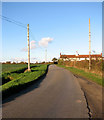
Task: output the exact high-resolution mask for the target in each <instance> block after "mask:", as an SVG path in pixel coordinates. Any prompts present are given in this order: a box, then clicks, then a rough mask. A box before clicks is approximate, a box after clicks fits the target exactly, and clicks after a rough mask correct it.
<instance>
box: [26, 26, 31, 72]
mask: <svg viewBox="0 0 104 120" xmlns="http://www.w3.org/2000/svg"><path fill="white" fill-rule="evenodd" d="M27 40H28V71H30V41H29V24H27Z"/></svg>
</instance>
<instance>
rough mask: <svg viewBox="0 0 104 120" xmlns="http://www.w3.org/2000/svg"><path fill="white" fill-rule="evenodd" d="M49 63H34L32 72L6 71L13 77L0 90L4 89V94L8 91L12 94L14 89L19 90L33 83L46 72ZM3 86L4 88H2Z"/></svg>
mask: <svg viewBox="0 0 104 120" xmlns="http://www.w3.org/2000/svg"><path fill="white" fill-rule="evenodd" d="M47 67H48V65H35V66H34V65H33V66H32V68H31V72H28V71H27V72H25V73H24V72H23V73H18V71H16V73H14V72H13V71H12V72H11V73H8V74H7V73H6V74H7V76H9V77H11V78H13V80H10V81H9V82H7V83H5V84H3V85H2V86H0V90H2V92H3V95H4V94H5V93H6V94H7V93H8V94H12V92H13V91H15V90H17V89H18V88H20V87H21V86H22V87H23V86H26V85H27V84H28V83H31V82H33V81H35V80H36V79H38V78H39V77H41V76H43V75H44V74H45V73H46V70H47ZM1 88H2V89H1Z"/></svg>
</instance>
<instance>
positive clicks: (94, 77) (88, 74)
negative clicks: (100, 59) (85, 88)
mask: <svg viewBox="0 0 104 120" xmlns="http://www.w3.org/2000/svg"><path fill="white" fill-rule="evenodd" d="M58 66H59V67H63V68H65V69H68V70H69V71H71V72H72V73H73V74H75V75H78V76H81V77H83V78H87V79H88V80H92V81H94V82H96V83H97V84H99V85H102V86H104V84H102V76H100V75H98V74H95V73H91V72H85V71H84V70H81V69H78V68H74V67H66V66H64V65H58Z"/></svg>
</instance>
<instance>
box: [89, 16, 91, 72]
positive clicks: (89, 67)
mask: <svg viewBox="0 0 104 120" xmlns="http://www.w3.org/2000/svg"><path fill="white" fill-rule="evenodd" d="M89 70H91V31H90V18H89Z"/></svg>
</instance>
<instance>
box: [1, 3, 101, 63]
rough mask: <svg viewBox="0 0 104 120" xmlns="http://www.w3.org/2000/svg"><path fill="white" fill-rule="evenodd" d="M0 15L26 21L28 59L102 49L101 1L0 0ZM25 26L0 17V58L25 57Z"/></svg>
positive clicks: (43, 58) (21, 59)
mask: <svg viewBox="0 0 104 120" xmlns="http://www.w3.org/2000/svg"><path fill="white" fill-rule="evenodd" d="M2 16H4V17H7V18H10V20H11V21H13V20H15V21H19V22H21V23H23V26H25V27H27V24H29V28H30V29H29V30H30V57H31V62H36V61H38V62H41V61H45V56H46V53H45V51H46V49H47V61H51V60H52V58H53V57H56V58H59V56H60V53H61V54H68V55H70V54H76V51H78V53H79V54H88V53H89V18H90V21H91V50H92V54H94V53H93V51H95V53H96V54H101V52H102V3H101V2H52V3H51V2H3V3H2ZM27 57H28V55H27V29H26V28H24V27H22V26H18V25H16V24H14V23H12V22H8V21H6V20H4V19H2V61H8V60H11V61H27Z"/></svg>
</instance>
